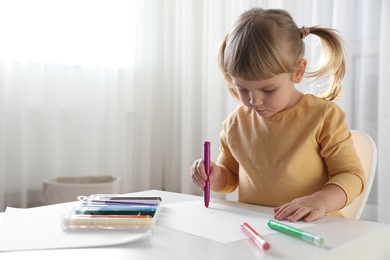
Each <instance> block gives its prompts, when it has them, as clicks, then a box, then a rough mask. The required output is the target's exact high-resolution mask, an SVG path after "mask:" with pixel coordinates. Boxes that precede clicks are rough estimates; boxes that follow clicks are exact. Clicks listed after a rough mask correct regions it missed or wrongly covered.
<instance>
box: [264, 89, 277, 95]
mask: <svg viewBox="0 0 390 260" xmlns="http://www.w3.org/2000/svg"><path fill="white" fill-rule="evenodd" d="M263 92H264V93H266V94H270V93H272V92H274V89H263Z"/></svg>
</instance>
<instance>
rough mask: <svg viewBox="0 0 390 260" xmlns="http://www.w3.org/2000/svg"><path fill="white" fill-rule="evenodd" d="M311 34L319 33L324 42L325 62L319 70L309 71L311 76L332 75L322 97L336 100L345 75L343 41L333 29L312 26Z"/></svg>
mask: <svg viewBox="0 0 390 260" xmlns="http://www.w3.org/2000/svg"><path fill="white" fill-rule="evenodd" d="M309 29H310V34H315V35H317V36H318V37H319V38H320V40H321V43H322V47H323V51H324V52H323V57H324V64H323V65H322V67H320V68H319V69H318V70H316V71H313V72H308V73H307V74H308V76H309V77H321V76H325V75H327V74H328V73H330V75H331V84H330V87H329V88H328V90H327V91H326V92H325V93H322V94H320V97H321V98H323V99H326V100H329V101H333V100H336V99H337V98H338V97H339V96H340V94H341V81H342V79H343V77H344V75H345V56H344V47H343V41H342V39H341V38H340V36H339V35H338V34H337V33H336V32H335V30H333V29H328V28H322V27H317V26H314V27H310V28H309Z"/></svg>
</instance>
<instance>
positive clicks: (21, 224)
mask: <svg viewBox="0 0 390 260" xmlns="http://www.w3.org/2000/svg"><path fill="white" fill-rule="evenodd" d="M73 205H74V203H72V202H71V203H63V204H55V205H50V206H44V207H37V208H29V209H18V208H7V209H6V211H5V216H4V217H3V221H2V222H0V241H1V243H0V251H16V250H33V249H53V248H78V247H95V246H109V245H117V244H123V243H128V242H131V241H135V240H139V239H142V238H145V237H147V236H149V235H150V234H151V231H150V230H149V231H147V232H139V231H130V232H129V231H128V230H127V231H121V230H85V231H71V232H64V231H62V229H61V225H60V216H61V214H62V213H64V212H67V211H69V210H70V209H71V208H72V206H73Z"/></svg>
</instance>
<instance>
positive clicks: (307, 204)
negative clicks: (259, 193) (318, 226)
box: [274, 195, 326, 222]
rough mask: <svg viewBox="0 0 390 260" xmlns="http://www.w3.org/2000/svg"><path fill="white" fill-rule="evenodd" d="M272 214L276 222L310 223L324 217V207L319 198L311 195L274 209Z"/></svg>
mask: <svg viewBox="0 0 390 260" xmlns="http://www.w3.org/2000/svg"><path fill="white" fill-rule="evenodd" d="M274 213H275V219H277V220H288V221H291V222H295V221H298V220H301V219H302V220H303V221H305V222H311V221H314V220H317V219H320V218H322V217H323V216H325V214H326V206H325V203H324V202H323V201H322V200H321V199H320V198H318V197H316V196H314V195H311V196H306V197H301V198H298V199H295V200H293V201H291V202H289V203H286V204H284V205H282V206H280V207H277V208H274Z"/></svg>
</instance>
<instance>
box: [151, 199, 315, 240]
mask: <svg viewBox="0 0 390 260" xmlns="http://www.w3.org/2000/svg"><path fill="white" fill-rule="evenodd" d="M270 219H273V215H272V214H264V213H260V212H256V211H250V210H246V209H241V208H238V207H232V206H229V205H224V204H220V203H210V207H209V208H205V206H204V204H203V201H191V202H180V203H173V204H167V205H164V206H163V207H162V209H161V211H160V214H159V217H158V219H157V225H161V226H164V227H168V228H172V229H175V230H179V231H182V232H186V233H189V234H192V235H196V236H200V237H203V238H207V239H210V240H214V241H217V242H220V243H228V242H234V241H237V240H241V239H246V238H248V237H247V235H246V234H245V233H244V232H243V231H242V230H241V224H242V223H243V222H247V223H248V224H249V225H250V226H251V227H252V228H254V229H255V230H256V231H257V232H258V233H259V234H260V235H266V234H270V233H274V232H277V231H274V230H272V229H270V228H269V227H268V226H267V222H268V220H270ZM288 225H291V226H294V227H296V228H302V227H309V226H312V225H314V224H313V223H304V222H296V223H288Z"/></svg>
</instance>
